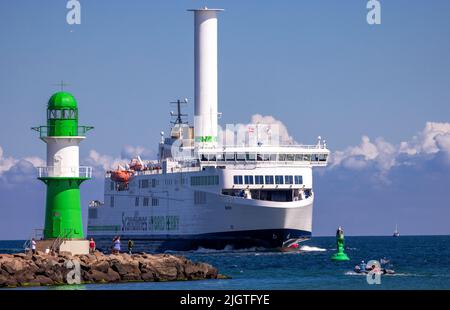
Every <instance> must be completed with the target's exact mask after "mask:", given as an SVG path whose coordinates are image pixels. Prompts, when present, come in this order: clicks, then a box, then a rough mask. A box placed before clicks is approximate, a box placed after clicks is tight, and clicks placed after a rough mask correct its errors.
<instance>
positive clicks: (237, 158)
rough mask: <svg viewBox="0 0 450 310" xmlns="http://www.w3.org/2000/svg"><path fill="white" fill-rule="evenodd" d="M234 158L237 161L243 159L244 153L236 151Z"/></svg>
mask: <svg viewBox="0 0 450 310" xmlns="http://www.w3.org/2000/svg"><path fill="white" fill-rule="evenodd" d="M236 160H237V161H245V153H237V154H236Z"/></svg>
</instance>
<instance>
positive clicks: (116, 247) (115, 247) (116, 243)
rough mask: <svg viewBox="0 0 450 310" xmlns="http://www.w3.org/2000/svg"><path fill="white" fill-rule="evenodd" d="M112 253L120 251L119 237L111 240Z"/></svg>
mask: <svg viewBox="0 0 450 310" xmlns="http://www.w3.org/2000/svg"><path fill="white" fill-rule="evenodd" d="M112 252H113V254H119V253H120V237H119V236H116V237H115V238H114V240H113V251H112Z"/></svg>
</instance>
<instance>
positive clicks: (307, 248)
mask: <svg viewBox="0 0 450 310" xmlns="http://www.w3.org/2000/svg"><path fill="white" fill-rule="evenodd" d="M326 250H327V249H322V248H319V247H315V246H309V245H302V246H301V247H300V251H303V252H325V251H326Z"/></svg>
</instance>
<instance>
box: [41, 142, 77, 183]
mask: <svg viewBox="0 0 450 310" xmlns="http://www.w3.org/2000/svg"><path fill="white" fill-rule="evenodd" d="M84 138H85V137H81V136H75V137H45V138H44V141H45V142H46V143H47V169H48V176H49V177H79V176H80V175H79V168H80V167H79V165H80V161H79V146H78V145H79V144H80V142H81V141H82V140H84Z"/></svg>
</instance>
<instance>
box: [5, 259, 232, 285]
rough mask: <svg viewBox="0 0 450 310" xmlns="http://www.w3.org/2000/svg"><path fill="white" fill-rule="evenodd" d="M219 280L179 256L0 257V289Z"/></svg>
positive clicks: (203, 267)
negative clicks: (81, 284)
mask: <svg viewBox="0 0 450 310" xmlns="http://www.w3.org/2000/svg"><path fill="white" fill-rule="evenodd" d="M218 278H225V277H224V276H222V275H220V274H219V273H218V271H217V269H216V268H214V267H213V266H211V265H209V264H206V263H194V262H192V261H191V260H189V259H187V258H185V257H183V256H178V255H168V254H155V255H151V254H133V255H128V254H115V255H114V254H111V255H104V254H102V253H100V252H96V253H95V254H91V255H75V256H71V255H69V254H64V253H61V254H59V255H56V256H53V255H47V254H42V253H38V254H35V255H31V254H0V287H18V286H39V285H63V284H78V283H112V282H130V281H137V282H138V281H153V282H157V281H177V280H200V279H218Z"/></svg>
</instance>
